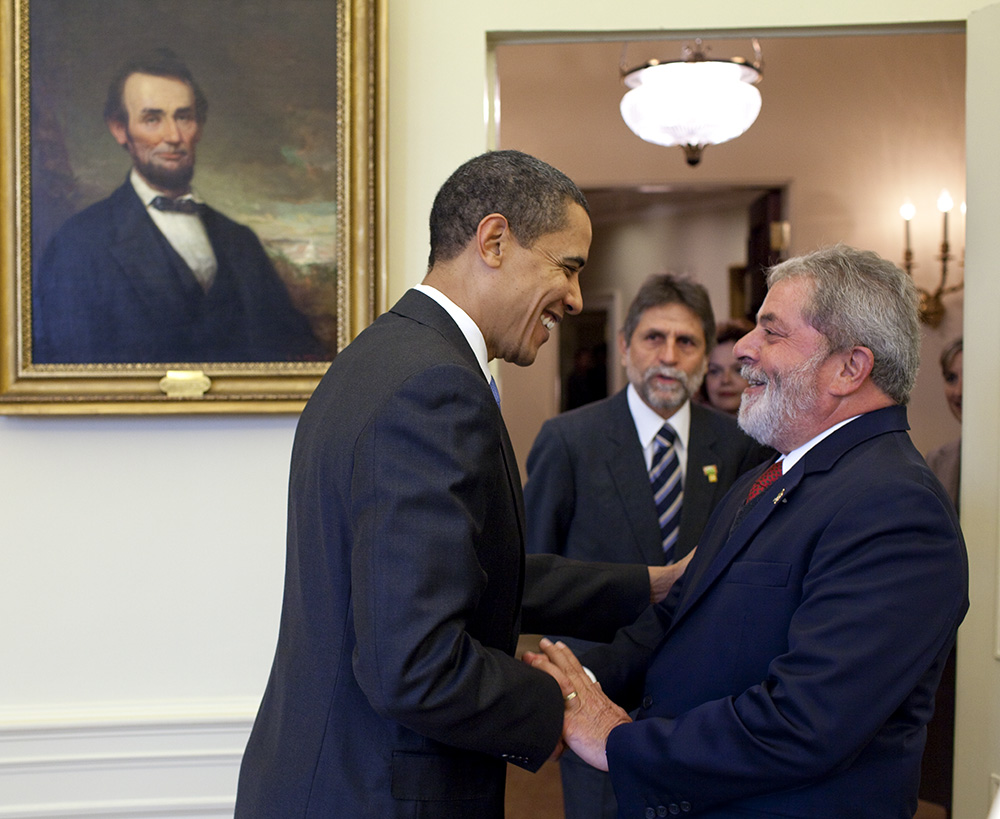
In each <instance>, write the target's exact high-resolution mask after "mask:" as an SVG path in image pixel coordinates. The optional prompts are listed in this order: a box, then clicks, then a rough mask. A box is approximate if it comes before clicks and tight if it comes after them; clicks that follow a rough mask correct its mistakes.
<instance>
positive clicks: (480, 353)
mask: <svg viewBox="0 0 1000 819" xmlns="http://www.w3.org/2000/svg"><path fill="white" fill-rule="evenodd" d="M413 289H414V290H417V291H419V292H421V293H423V294H424V295H425V296H428V297H429V298H432V299H434V301H436V302H437V303H438V304H440V305H441V307H443V308H444V309H445V311H446V312H447V313H448V315H449V316H451V318H452V320H453V321H454V322H455V324H457V325H458V329H459V330H461V331H462V335H463V336H465V340H466V341H468V342H469V346H470V347H471V348H472V352H473V353H475V354H476V361H478V362H479V367H480V369H481V370H482V371H483V376H484V377H485V378H486V380H487V381H489V380H490V378H491V375H490V367H489V359H488V358H487V356H486V339H485V338H483V331H482V330H480V329H479V326H478V325H477V324H476V322H474V321H473V320H472V318H471V317H470V316H469V314H468V313H466V312H465V311H464V310H463V309H462V308H461V307H459V306H458V305H457V304H455V302H453V301H452V300H451V299H449V298H448V297H447V296H446V295H445V294H444V293H442V292H441V291H440V290H438V289H437V288H436V287H431V286H430V285H428V284H417V285H414V287H413Z"/></svg>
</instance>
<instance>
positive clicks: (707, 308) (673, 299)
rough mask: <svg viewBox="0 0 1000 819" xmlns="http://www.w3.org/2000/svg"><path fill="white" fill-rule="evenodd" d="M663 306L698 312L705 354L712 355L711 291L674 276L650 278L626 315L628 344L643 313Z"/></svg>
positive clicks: (713, 338) (712, 321)
mask: <svg viewBox="0 0 1000 819" xmlns="http://www.w3.org/2000/svg"><path fill="white" fill-rule="evenodd" d="M663 304H680V305H682V306H684V307H687V308H688V310H690V311H691V312H692V313H694V314H695V315H696V316H697V317H698V320H699V321H700V322H701V329H702V332H704V334H705V352H706V353H710V352H712V350H713V349H714V348H715V344H716V341H715V313H713V312H712V300H711V299H710V298H709V296H708V291H707V290H706V289H705V287H704V286H703V285H701V284H698V282H695V281H692V280H691V279H688V278H685V277H683V276H677V275H674V274H673V273H657V274H655V275H653V276H650V277H649V278H648V279H646V281H645V282H643V284H642V287H640V288H639V292H638V293H636V294H635V298H634V299H632V303H631V304H630V305H629V308H628V313H627V314H626V316H625V326H624V327H622V335H623V336H624V337H625V343H626V344H631V342H632V334H633V333H634V332H635V328H636V327H638V326H639V321H640V319H641V318H642V314H643V313H645V312H646V311H647V310H649V309H651V308H653V307H659V306H660V305H663Z"/></svg>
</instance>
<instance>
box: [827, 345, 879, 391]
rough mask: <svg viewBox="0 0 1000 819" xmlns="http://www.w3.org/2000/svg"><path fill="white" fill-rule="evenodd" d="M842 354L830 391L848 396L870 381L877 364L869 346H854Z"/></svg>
mask: <svg viewBox="0 0 1000 819" xmlns="http://www.w3.org/2000/svg"><path fill="white" fill-rule="evenodd" d="M841 356H842V361H841V366H840V369H838V370H837V372H836V373H835V375H834V377H833V383H832V384H831V385H830V392H831V393H833V394H834V395H840V396H846V395H851V394H852V393H855V392H857V391H858V390H859V389H861V387H862V386H864V384H865V383H866V382H867V381H868V377H869V376H870V375H871V372H872V367H874V366H875V356H874V355H873V354H872V351H871V350H869V349H868V348H867V347H852V348H851V349H850V350H847V351H846V352H845V353H842V354H841Z"/></svg>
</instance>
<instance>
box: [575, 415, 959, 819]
mask: <svg viewBox="0 0 1000 819" xmlns="http://www.w3.org/2000/svg"><path fill="white" fill-rule="evenodd" d="M906 429H907V424H906V411H905V409H904V408H903V407H898V406H894V407H889V408H887V409H882V410H878V411H876V412H871V413H868V414H866V415H864V416H862V417H860V418H858V419H856V420H854V421H852V422H851V423H849V424H847V425H846V426H845V427H843V428H841V429H839V430H838V431H837V432H835V433H833V434H832V435H830V436H829V437H827V438H826V439H824V440H823V441H821V442H820V443H819V444H817V445H816V446H815V447H814V448H813V449H811V450H810V451H809V452H808V453H807V454H806V455H805V457H804V458H803V459H802V460H801V461H800V462H799V463H797V464H796V465H795V466H794V467H793V468H792V469H791V470H790V471H789V472H788V474H786V475H784V476H783V477H782V478H781V479H779V480H778V482H777V483H775V484H773V485H772V486H771V487H770V488H769V489H768V490H766V491H765V493H764V494H763V495H761V496H760V498H759V500H758V501H757V502H756V503H755V504H754V505H753V506H752V508H751V509H750V510H749V513H748V514H747V515H746V516H745V517H744V519H743V520H742V521H741V522H740V523H738V524H737V525H736V526H735V527H734V528H733V529H732V534H730V528H731V527H732V525H733V521H734V519H735V518H736V515H737V512H738V510H739V508H740V506H742V504H743V499H744V498H745V497H746V494H747V491H748V489H749V486H750V483H751V482H752V481H753V479H754V477H755V475H756V473H757V472H758V470H755V471H754V473H750V474H747V475H745V476H744V477H743V478H742V479H740V481H739V482H737V483H736V484H735V485H734V487H733V489H732V491H731V492H730V493H729V495H727V497H726V498H725V499H724V500H723V502H722V503H721V504H720V505H719V507H718V508H717V509H716V511H715V513H714V514H713V516H712V519H711V520H710V521H709V524H708V527H707V528H706V530H705V533H704V536H703V537H702V540H701V543H700V546H699V549H698V552H697V554H696V555H695V557H694V559H693V561H692V563H691V565H690V566H689V567H688V570H687V573H686V574H685V576H684V577H683V578H682V580H681V581H680V582H679V583H678V584H677V585H675V587H674V589H673V590H672V591H671V594H670V595H669V596H668V598H667V600H666V601H664V603H663V604H661V605H659V606H654V607H651V608H650V609H649V610H648V611H647V613H646V614H644V615H643V616H642V617H641V618H640V619H639V620H638V621H637V622H636V624H635V625H634V626H632V627H630V628H628V629H626V630H624V631H623V632H621V633H620V634H619V636H618V637H616V640H615V642H614V643H613V644H612V645H610V646H604V647H599V648H597V649H595V650H593V651H592V652H589V653H588V654H587V655H586V657H585V661H586V662H587V663H588V665H590V667H591V668H593V669H594V671H595V672H596V673H597V675H598V678H599V679H600V680H601V683H602V685H603V686H604V689H605V691H607V692H608V693H609V695H610V696H612V697H614V698H616V699H618V700H620V701H621V702H623V703H628V704H629V705H630V706H635V705H639V706H640V708H639V711H638V719H637V721H636V722H635V723H634V724H631V725H625V726H620V727H618V728H616V729H614V730H613V731H612V732H611V736H610V737H609V741H608V746H607V751H608V761H609V765H610V770H611V776H612V780H613V782H614V788H615V793H616V795H617V797H618V803H619V808H620V811H621V815H622V816H644V815H646V811H647V810H648V809H651V810H653V811H654V812H655V811H656V810H658V809H659V808H661V807H662V808H664V809H665V810H666V811H667V813H668V814H670V813H671V812H672V811H675V810H676V811H680V812H682V813H687V812H690V814H691V815H692V816H695V815H697V816H705V817H736V816H740V817H744V819H745V817H746V816H762V817H763V816H796V817H846V816H864V817H873V818H874V817H879V818H881V817H886V818H888V817H900V818H902V817H907V819H909V817H910V816H912V815H913V812H914V810H915V809H916V805H917V784H918V779H919V770H920V757H921V753H922V751H923V746H924V735H925V725H926V723H927V721H928V720H929V719H930V716H931V712H932V709H933V697H934V689H935V687H936V686H937V683H938V680H939V677H940V675H941V670H942V666H943V664H944V662H945V659H946V658H947V656H948V653H949V651H950V649H951V647H952V645H953V643H954V640H955V631H956V629H957V627H958V624H959V622H960V621H961V619H962V617H963V616H964V613H965V611H966V609H967V607H968V598H967V588H968V586H967V582H968V578H967V572H968V566H967V558H966V553H965V547H964V543H963V541H962V535H961V532H960V530H959V527H958V521H957V519H956V516H955V512H954V508H953V506H952V504H951V501H950V500H949V499H948V496H947V494H946V493H945V492H944V489H943V488H942V487H941V484H940V483H939V482H938V481H937V479H936V478H935V477H934V476H933V474H932V473H931V471H930V470H929V469H928V468H927V466H926V465H925V463H924V462H923V459H922V458H921V457H920V455H919V453H917V451H916V450H915V449H914V448H913V445H912V444H911V442H910V439H909V436H908V435H907V433H906ZM647 669H648V670H647Z"/></svg>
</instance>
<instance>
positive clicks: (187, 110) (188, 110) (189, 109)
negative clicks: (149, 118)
mask: <svg viewBox="0 0 1000 819" xmlns="http://www.w3.org/2000/svg"><path fill="white" fill-rule="evenodd" d="M139 113H140V114H142V115H146V114H159V115H160V116H166V114H167V110H166V109H165V108H140V109H139ZM193 113H194V106H193V105H182V106H181V107H180V108H175V109H174V116H177V115H178V114H193Z"/></svg>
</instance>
